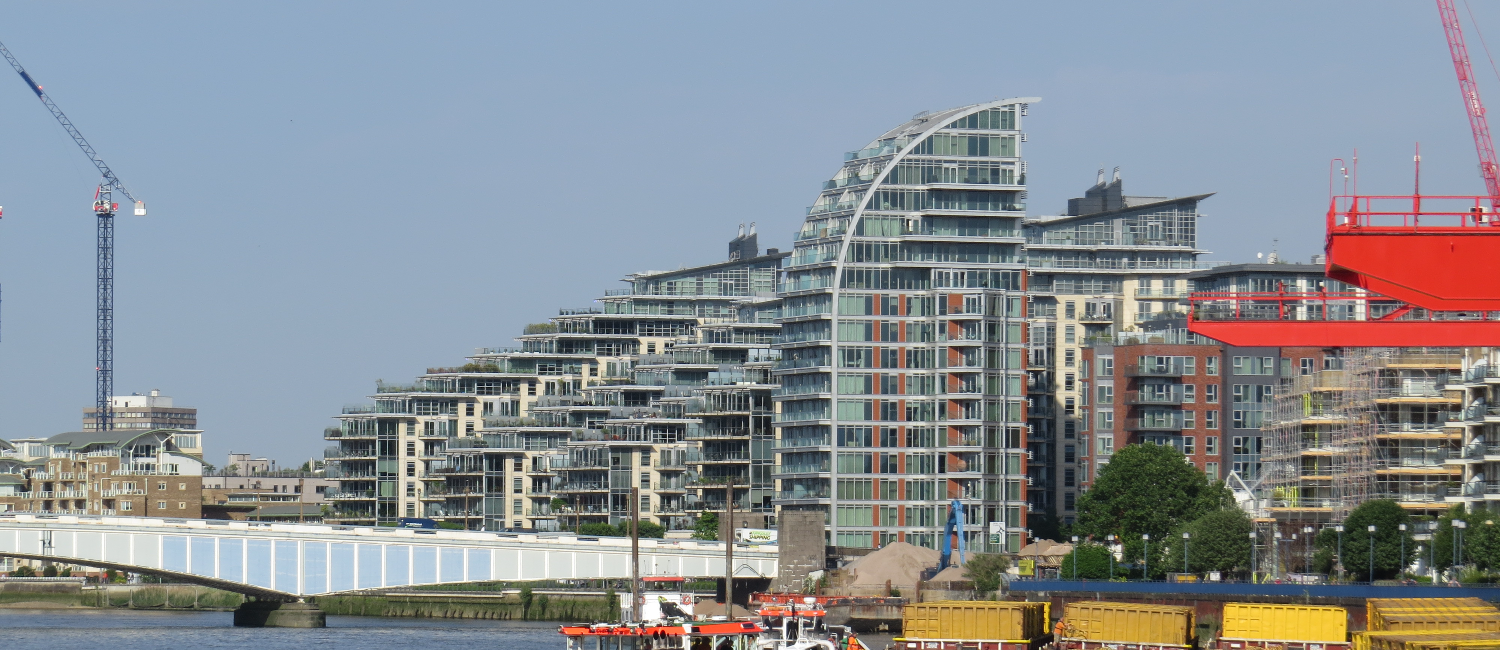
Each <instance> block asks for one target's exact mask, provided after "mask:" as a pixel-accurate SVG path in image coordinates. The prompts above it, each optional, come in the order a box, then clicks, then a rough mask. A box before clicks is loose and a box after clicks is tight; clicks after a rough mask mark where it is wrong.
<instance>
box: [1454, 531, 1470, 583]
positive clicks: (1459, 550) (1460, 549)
mask: <svg viewBox="0 0 1500 650" xmlns="http://www.w3.org/2000/svg"><path fill="white" fill-rule="evenodd" d="M1468 527H1469V522H1467V521H1464V520H1462V519H1454V520H1453V566H1454V567H1455V568H1456V567H1458V566H1459V565H1460V564H1463V563H1464V529H1465V528H1468ZM1454 575H1458V572H1457V571H1456V570H1455V571H1454Z"/></svg>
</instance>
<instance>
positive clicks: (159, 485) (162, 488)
mask: <svg viewBox="0 0 1500 650" xmlns="http://www.w3.org/2000/svg"><path fill="white" fill-rule="evenodd" d="M156 491H157V492H166V491H167V484H166V483H157V484H156Z"/></svg>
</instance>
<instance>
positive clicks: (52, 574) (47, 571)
mask: <svg viewBox="0 0 1500 650" xmlns="http://www.w3.org/2000/svg"><path fill="white" fill-rule="evenodd" d="M42 577H43V578H56V577H57V567H56V566H53V565H51V564H48V565H47V566H45V567H42Z"/></svg>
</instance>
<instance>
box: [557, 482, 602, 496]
mask: <svg viewBox="0 0 1500 650" xmlns="http://www.w3.org/2000/svg"><path fill="white" fill-rule="evenodd" d="M552 491H553V492H557V493H559V494H572V493H578V492H608V491H609V482H608V481H579V482H568V483H564V484H562V485H557V486H553V488H552Z"/></svg>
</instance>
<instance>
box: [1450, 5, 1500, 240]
mask: <svg viewBox="0 0 1500 650" xmlns="http://www.w3.org/2000/svg"><path fill="white" fill-rule="evenodd" d="M1437 6H1438V15H1439V16H1440V17H1441V18H1442V20H1443V33H1444V34H1445V35H1446V36H1447V37H1448V51H1449V53H1451V54H1452V55H1453V71H1454V72H1456V73H1458V89H1459V90H1460V91H1462V92H1463V96H1464V110H1465V111H1468V113H1469V128H1470V129H1472V130H1473V131H1474V148H1475V149H1477V150H1479V175H1480V176H1483V177H1484V191H1485V192H1487V193H1488V194H1489V195H1490V208H1491V209H1494V210H1497V211H1500V163H1496V161H1495V142H1494V140H1492V139H1491V138H1490V125H1489V122H1488V121H1486V120H1485V119H1484V102H1483V101H1481V100H1480V99H1479V85H1478V84H1476V83H1474V67H1473V66H1471V65H1469V48H1468V47H1466V46H1465V45H1464V30H1463V28H1462V27H1460V26H1459V24H1458V10H1456V9H1454V7H1453V0H1437Z"/></svg>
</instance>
